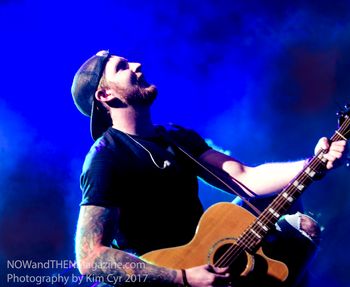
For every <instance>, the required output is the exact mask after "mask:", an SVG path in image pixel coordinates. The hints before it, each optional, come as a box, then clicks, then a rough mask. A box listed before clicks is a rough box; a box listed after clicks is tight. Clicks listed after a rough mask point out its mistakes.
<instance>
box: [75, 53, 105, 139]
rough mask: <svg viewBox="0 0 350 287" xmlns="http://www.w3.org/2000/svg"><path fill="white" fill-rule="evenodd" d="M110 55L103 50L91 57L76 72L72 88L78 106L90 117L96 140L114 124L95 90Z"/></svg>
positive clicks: (92, 131) (93, 136)
mask: <svg viewBox="0 0 350 287" xmlns="http://www.w3.org/2000/svg"><path fill="white" fill-rule="evenodd" d="M109 57H110V53H109V51H106V50H103V51H99V52H98V53H97V54H96V55H94V56H92V57H91V58H89V59H88V60H87V61H86V62H85V63H84V64H83V65H82V66H81V67H80V68H79V70H78V71H77V72H76V74H75V76H74V79H73V84H72V88H71V92H72V96H73V100H74V103H75V105H76V107H77V108H78V110H79V111H80V112H81V113H82V114H84V115H85V116H88V117H90V132H91V136H92V138H93V139H94V140H96V139H98V138H99V137H100V136H101V135H102V134H103V133H104V132H105V131H106V130H107V129H108V128H109V127H110V126H111V125H112V120H111V117H110V116H109V115H108V114H107V112H106V110H105V109H104V108H103V107H102V106H101V104H100V103H99V102H98V101H96V100H95V92H96V90H97V88H98V85H99V83H100V79H101V77H102V75H103V71H104V69H105V66H106V64H107V61H108V59H109Z"/></svg>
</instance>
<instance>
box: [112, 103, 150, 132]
mask: <svg viewBox="0 0 350 287" xmlns="http://www.w3.org/2000/svg"><path fill="white" fill-rule="evenodd" d="M111 117H112V122H113V128H115V129H117V130H120V131H122V132H124V133H127V134H130V135H138V136H144V137H150V136H154V135H155V128H154V125H153V123H152V119H151V114H150V110H149V108H143V109H138V110H135V109H133V108H130V107H128V108H118V109H112V110H111Z"/></svg>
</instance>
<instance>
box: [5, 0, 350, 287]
mask: <svg viewBox="0 0 350 287" xmlns="http://www.w3.org/2000/svg"><path fill="white" fill-rule="evenodd" d="M349 36H350V2H348V1H345V0H344V1H342V0H339V1H332V2H330V1H300V0H299V1H298V0H294V1H289V0H288V1H257V0H245V1H243V0H238V1H222V0H215V1H208V0H175V1H160V0H159V1H141V0H137V1H111V0H110V1H108V0H101V1H57V2H53V1H39V0H33V1H22V0H17V1H10V0H8V1H6V0H2V1H0V40H1V45H0V63H1V75H0V80H1V90H0V93H1V94H0V196H1V197H0V232H1V237H0V248H1V249H0V258H1V261H2V263H3V264H4V265H3V266H4V267H1V270H2V271H1V272H2V278H1V280H3V283H2V284H1V285H2V286H6V285H7V284H8V285H9V283H6V274H7V273H10V272H11V273H12V272H14V271H15V272H16V273H18V274H20V273H23V274H25V273H26V272H30V271H28V270H27V271H26V270H9V268H8V266H6V262H8V260H14V259H18V260H24V259H28V260H35V261H45V260H49V259H52V260H59V259H61V260H74V232H75V225H76V220H77V216H78V209H79V202H80V198H81V193H80V189H79V174H80V170H81V165H82V162H83V159H84V156H85V154H86V152H87V151H88V149H89V147H90V145H91V144H92V140H91V138H90V135H89V120H88V118H87V117H84V116H82V115H81V114H80V113H79V112H78V111H77V110H76V108H75V106H74V104H73V101H72V99H71V95H70V85H71V82H72V78H73V75H74V73H75V71H76V70H77V69H78V67H79V66H80V64H81V63H82V62H83V61H85V60H86V59H87V58H88V57H90V56H92V55H93V54H94V53H96V52H97V51H99V50H101V49H110V50H111V51H112V52H113V53H114V54H118V55H121V56H124V57H126V58H127V59H129V60H130V61H138V62H141V63H143V70H144V72H145V76H146V78H147V79H148V81H149V82H152V83H155V84H156V85H157V86H158V88H159V97H158V99H157V100H156V103H155V105H154V108H153V111H154V121H155V122H156V123H160V124H163V123H167V122H174V123H178V124H181V125H184V126H186V127H189V128H193V129H195V130H197V131H198V132H199V133H201V134H202V135H203V137H205V138H207V139H209V140H211V141H212V142H213V143H214V144H215V145H216V146H217V147H219V148H222V149H224V150H226V151H229V152H230V153H231V155H233V156H234V157H237V158H238V159H240V160H241V161H243V162H245V163H247V164H250V165H255V164H258V163H263V162H267V161H286V160H296V159H300V158H304V157H306V156H310V155H312V153H313V149H314V146H315V144H316V142H317V140H318V139H319V137H321V136H331V135H332V134H333V133H334V130H335V129H336V127H337V120H336V116H335V114H336V112H337V111H338V110H339V109H340V108H341V107H342V106H344V104H346V103H349V102H350V96H349V94H350V81H349V76H350V54H349V47H350V37H349ZM349 176H350V170H349V169H346V168H345V167H341V168H339V169H337V170H334V171H332V172H330V173H329V174H328V175H327V177H326V178H324V179H323V180H322V181H320V182H316V183H314V184H313V185H312V186H311V187H310V188H309V190H308V191H307V192H306V193H305V195H304V196H303V200H304V203H305V207H306V211H307V212H309V213H311V214H312V215H313V216H314V217H315V218H317V219H318V220H319V222H320V224H321V225H322V226H323V228H324V233H323V241H322V247H321V250H320V252H319V254H318V256H317V258H316V260H315V261H314V262H313V264H312V265H311V283H310V287H316V286H332V287H347V286H350V274H349V270H350V263H349V262H350V260H349V255H350V247H349V245H348V238H349V236H350V223H349V216H350V202H349V199H350V194H349V192H350V188H349V187H350V184H349ZM200 188H201V191H200V192H201V197H202V199H203V203H204V205H205V206H208V205H210V204H211V203H213V202H216V201H220V200H225V201H227V200H231V199H232V198H231V197H229V196H227V195H225V194H220V193H218V191H217V190H213V189H212V188H210V187H208V186H206V185H205V184H202V183H201V185H200ZM169 200H171V197H170V196H169ZM40 272H42V274H53V273H55V272H57V270H55V268H52V269H47V270H41V271H40ZM17 285H18V286H30V284H25V283H18V284H17Z"/></svg>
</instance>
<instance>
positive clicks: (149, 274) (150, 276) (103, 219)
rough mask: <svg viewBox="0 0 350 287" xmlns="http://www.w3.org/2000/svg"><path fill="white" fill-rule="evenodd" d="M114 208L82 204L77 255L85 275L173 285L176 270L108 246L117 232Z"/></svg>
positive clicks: (118, 281)
mask: <svg viewBox="0 0 350 287" xmlns="http://www.w3.org/2000/svg"><path fill="white" fill-rule="evenodd" d="M117 217H118V211H117V210H115V209H110V208H104V207H97V206H85V207H82V209H81V213H80V216H79V221H78V228H77V234H76V256H77V261H78V263H79V265H80V269H81V270H83V272H84V273H85V274H86V276H90V277H91V278H92V277H95V278H96V280H97V281H103V282H105V283H108V284H110V285H114V286H124V285H132V286H136V285H142V286H145V285H150V286H157V285H173V284H174V280H175V278H176V271H175V270H170V269H167V268H162V267H158V266H154V265H151V264H148V263H146V262H144V261H142V260H141V259H139V258H138V257H136V256H134V255H132V254H128V253H126V252H122V251H120V250H116V249H113V248H110V247H108V246H109V245H110V243H111V242H112V240H113V234H114V233H115V226H116V224H115V218H117ZM97 247H98V248H97Z"/></svg>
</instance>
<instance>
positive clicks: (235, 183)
mask: <svg viewBox="0 0 350 287" xmlns="http://www.w3.org/2000/svg"><path fill="white" fill-rule="evenodd" d="M174 126H176V125H174ZM163 134H164V136H165V138H166V139H167V140H168V141H169V142H170V143H172V144H173V145H174V146H175V147H176V148H177V149H178V150H179V151H181V152H182V153H183V154H184V155H186V157H187V158H189V159H190V160H191V161H193V162H194V163H195V164H196V165H197V166H199V167H200V168H201V169H202V170H204V171H205V172H206V173H207V174H209V175H210V176H211V177H214V179H215V180H217V181H218V182H220V183H221V184H222V185H223V186H225V187H226V188H227V189H228V190H229V191H230V192H232V194H234V195H236V196H238V197H239V198H241V199H242V201H243V202H244V203H245V204H247V206H249V207H250V208H251V209H252V211H253V212H255V213H256V215H257V216H258V215H260V214H261V211H260V210H259V209H258V208H257V207H256V206H254V205H253V204H252V203H251V202H249V200H247V199H246V198H245V197H244V196H243V194H247V193H246V192H245V191H249V193H251V194H253V195H256V194H255V193H254V192H253V191H252V190H250V189H249V188H248V187H247V186H245V185H244V184H243V183H242V182H240V181H239V180H238V179H236V178H234V177H231V176H230V180H232V182H230V183H228V182H227V181H226V180H224V179H222V178H221V176H220V175H218V174H217V173H216V172H214V171H213V170H212V169H211V168H209V167H208V166H206V164H205V163H202V162H200V161H199V160H198V159H196V158H195V157H194V156H193V155H191V153H190V152H188V151H187V150H186V149H185V148H184V147H183V146H181V145H180V144H179V143H178V142H177V141H176V140H175V139H173V138H172V137H171V136H169V134H168V133H163ZM237 190H239V191H237Z"/></svg>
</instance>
